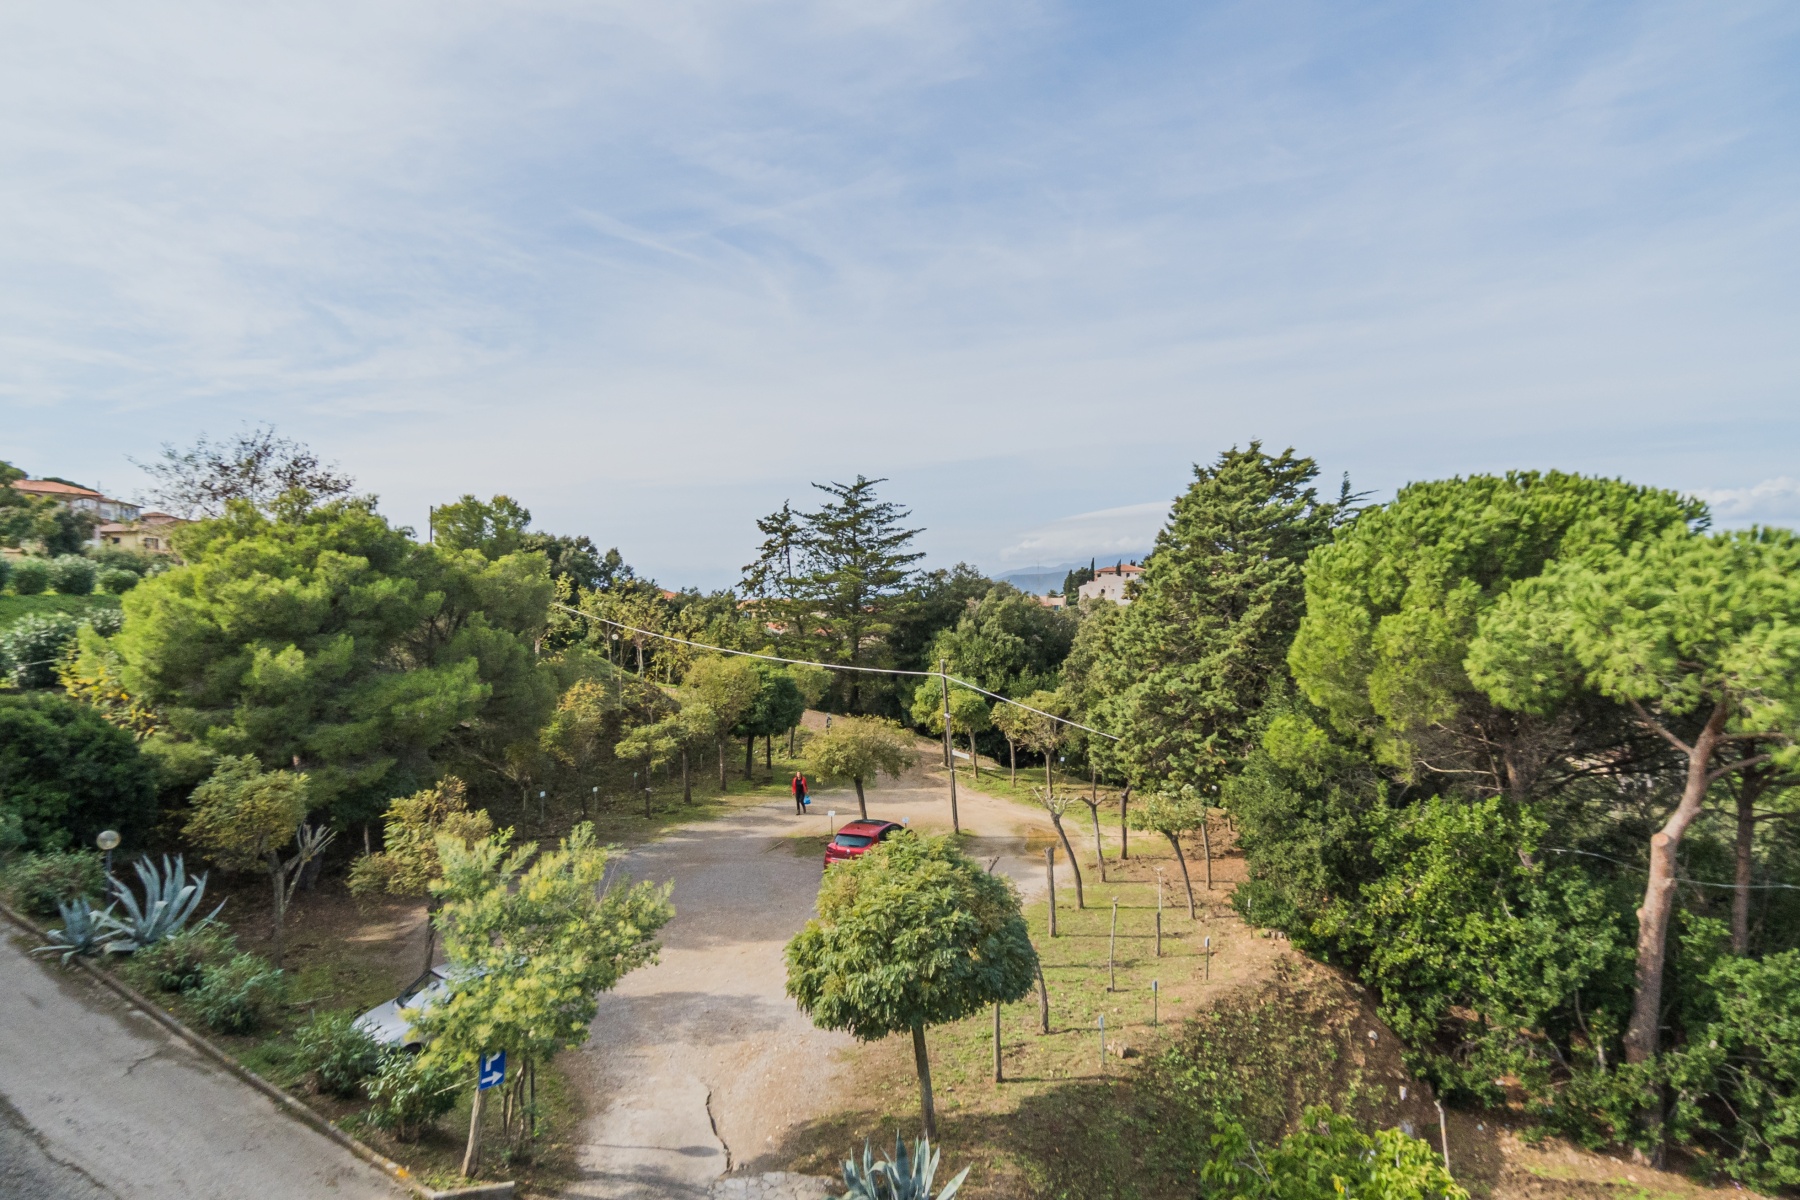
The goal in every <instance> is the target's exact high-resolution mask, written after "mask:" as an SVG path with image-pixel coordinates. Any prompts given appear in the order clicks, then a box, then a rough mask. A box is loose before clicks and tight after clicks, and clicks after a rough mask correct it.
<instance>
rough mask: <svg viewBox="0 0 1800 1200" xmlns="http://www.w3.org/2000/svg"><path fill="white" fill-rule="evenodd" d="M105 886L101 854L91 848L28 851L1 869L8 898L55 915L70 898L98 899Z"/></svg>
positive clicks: (40, 912) (20, 905)
mask: <svg viewBox="0 0 1800 1200" xmlns="http://www.w3.org/2000/svg"><path fill="white" fill-rule="evenodd" d="M105 886H106V875H105V873H104V872H103V871H102V870H101V868H100V856H99V855H98V854H95V853H94V852H92V851H90V850H68V851H51V852H49V853H47V854H25V855H21V856H20V858H19V859H18V861H16V862H14V863H12V864H11V865H9V866H8V867H7V868H6V870H5V871H4V872H0V887H4V889H5V891H6V895H7V898H8V900H10V901H11V903H12V904H13V905H14V906H16V907H18V908H21V909H24V910H25V911H26V912H28V913H32V914H35V915H37V916H41V917H53V916H55V915H56V910H57V906H58V905H60V904H63V903H65V902H67V901H70V900H75V899H77V898H80V897H83V896H85V897H87V898H88V899H90V900H92V899H95V898H96V897H98V896H99V895H100V892H101V889H102V888H104V887H105Z"/></svg>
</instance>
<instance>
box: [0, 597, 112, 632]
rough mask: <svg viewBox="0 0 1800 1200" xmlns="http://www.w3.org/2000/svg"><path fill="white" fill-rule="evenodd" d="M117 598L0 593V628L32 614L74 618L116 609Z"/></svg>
mask: <svg viewBox="0 0 1800 1200" xmlns="http://www.w3.org/2000/svg"><path fill="white" fill-rule="evenodd" d="M117 607H119V598H118V597H117V596H113V595H108V594H105V593H97V594H95V595H92V596H62V595H58V594H56V593H54V592H44V593H40V594H39V595H36V596H15V595H13V594H12V593H11V592H5V593H0V627H4V626H7V625H10V624H12V623H13V622H14V621H16V620H18V619H19V618H20V617H24V616H29V615H31V614H32V613H52V612H64V613H71V614H73V615H75V616H81V615H82V614H83V613H89V612H93V611H94V610H95V609H99V608H117Z"/></svg>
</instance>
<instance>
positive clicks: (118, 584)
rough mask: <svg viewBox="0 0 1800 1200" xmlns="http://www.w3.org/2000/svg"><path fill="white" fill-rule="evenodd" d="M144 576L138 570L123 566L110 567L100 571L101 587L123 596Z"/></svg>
mask: <svg viewBox="0 0 1800 1200" xmlns="http://www.w3.org/2000/svg"><path fill="white" fill-rule="evenodd" d="M142 578H143V576H141V575H139V574H138V573H137V572H136V571H127V570H125V569H123V568H121V567H108V568H107V569H106V570H104V571H102V572H100V579H99V583H100V587H101V589H102V590H104V591H108V592H111V593H112V594H113V595H115V596H123V595H124V594H125V593H126V592H129V591H130V590H131V589H132V588H134V587H136V586H137V585H138V582H139V581H140V580H141V579H142Z"/></svg>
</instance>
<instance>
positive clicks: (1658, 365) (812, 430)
mask: <svg viewBox="0 0 1800 1200" xmlns="http://www.w3.org/2000/svg"><path fill="white" fill-rule="evenodd" d="M1797 42H1800V10H1795V9H1794V8H1793V6H1791V5H1781V4H1778V3H1767V2H1763V0H1722V2H1721V3H1719V4H1716V5H1709V6H1705V7H1704V8H1696V7H1694V6H1691V5H1683V4H1678V3H1673V2H1668V3H1652V4H1649V5H1643V6H1634V7H1630V8H1616V7H1615V8H1609V7H1606V6H1600V7H1577V8H1570V7H1568V6H1563V5H1555V4H1551V3H1549V2H1548V0H1532V2H1528V3H1526V4H1524V5H1523V6H1518V5H1515V6H1510V7H1507V6H1502V7H1498V8H1496V7H1491V6H1490V7H1489V8H1485V9H1483V8H1479V7H1477V8H1467V7H1463V8H1455V7H1451V8H1446V7H1444V6H1437V5H1427V4H1408V3H1384V4H1377V5H1374V6H1353V7H1350V8H1345V7H1343V6H1334V5H1326V4H1322V3H1311V4H1306V3H1303V5H1302V9H1301V10H1300V11H1299V13H1295V12H1293V11H1288V12H1283V13H1278V12H1276V11H1274V10H1270V9H1268V8H1266V7H1265V6H1257V5H1252V4H1246V3H1235V2H1229V0H1228V2H1225V3H1218V4H1207V5H1200V6H1187V7H1185V8H1183V7H1181V6H1175V7H1173V8H1163V9H1158V10H1154V11H1151V10H1144V9H1141V8H1133V7H1132V6H1124V7H1121V6H1117V5H1105V4H1099V3H1077V2H1073V0H997V2H995V3H986V4H981V5H966V4H962V5H958V4H950V3H947V2H938V0H886V2H883V3H876V4H858V5H842V4H833V3H825V2H824V0H756V2H754V3H750V4H732V5H724V4H716V3H706V2H701V0H657V2H650V0H642V2H586V0H538V2H536V3H524V4H515V5H505V6H494V5H483V4H470V3H465V2H460V0H453V2H450V3H433V4H427V3H424V2H423V0H396V2H395V3H391V4H384V5H380V6H369V5H357V4H352V3H349V0H321V2H320V3H317V4H313V5H310V6H306V7H303V8H295V9H286V10H274V9H268V8H266V7H260V8H259V7H257V6H243V5H229V4H224V3H221V2H218V0H184V2H180V3H170V4H162V5H149V6H145V5H130V4H125V3H122V2H109V0H100V2H98V3H96V4H93V5H86V6H82V7H81V8H80V9H79V10H77V9H72V8H70V7H69V6H66V5H65V6H55V5H35V6H34V5H14V6H10V7H8V8H6V9H4V11H0V440H4V443H5V444H4V445H0V456H4V457H11V458H19V459H24V460H26V465H28V466H29V467H31V469H33V470H36V471H40V472H53V473H58V474H64V475H69V476H71V477H81V476H83V475H84V474H85V475H94V474H103V475H106V476H109V477H116V476H117V475H118V474H120V473H121V471H122V468H121V463H122V455H123V454H125V453H133V454H138V455H140V456H141V455H142V453H143V451H144V448H145V445H144V443H145V441H146V439H148V440H150V441H152V442H154V441H159V440H162V439H164V438H173V439H177V440H181V439H185V438H188V437H191V436H192V435H193V434H194V433H196V432H198V431H200V430H201V429H210V430H212V431H213V432H220V431H223V430H226V429H229V428H232V427H235V426H236V425H237V424H238V423H239V422H240V421H242V420H262V419H272V420H276V421H279V422H280V423H281V424H282V425H283V427H284V430H285V431H286V432H289V433H292V434H295V435H297V436H301V437H303V438H306V439H307V440H309V441H312V442H314V443H315V444H317V445H318V446H319V448H320V449H321V450H322V451H324V452H325V453H327V454H328V455H329V456H331V457H333V458H337V459H339V460H341V461H343V462H344V463H345V464H346V465H347V466H350V467H351V468H352V469H354V470H355V471H357V472H358V473H359V474H360V475H361V476H362V477H363V479H364V481H365V482H366V483H367V484H368V485H369V486H370V487H372V488H375V489H376V490H379V491H381V492H382V493H383V494H384V496H385V497H387V499H388V501H389V503H390V505H391V506H392V507H393V508H394V509H395V510H396V511H397V512H399V513H401V514H403V515H404V514H415V515H413V516H412V518H411V519H413V520H415V521H417V520H418V519H420V517H421V516H422V514H423V511H424V507H425V505H426V504H427V503H429V502H431V501H434V500H438V499H441V498H442V497H444V496H446V495H454V494H456V493H458V492H461V491H465V490H475V491H497V490H508V491H512V492H514V493H517V494H519V495H520V496H521V498H522V499H523V500H525V501H526V503H528V504H529V505H530V506H531V507H532V508H533V510H534V511H535V512H537V513H538V514H539V517H540V519H541V520H542V521H543V522H544V523H545V524H548V525H550V526H552V527H555V528H561V529H568V530H570V531H572V532H575V531H578V532H590V533H592V534H594V535H595V536H597V537H601V538H604V539H607V540H608V541H609V542H610V541H614V540H617V541H620V542H621V543H622V545H623V547H624V548H625V549H626V551H627V553H629V554H632V555H635V556H636V561H638V562H640V563H641V564H642V565H644V566H646V567H648V568H649V569H650V570H653V571H656V572H659V573H663V574H665V575H666V576H668V577H670V578H671V579H673V580H675V581H680V582H686V581H695V582H723V581H724V580H725V579H728V578H729V577H730V576H731V574H732V570H733V568H734V567H735V565H736V564H737V563H739V562H741V561H742V560H743V558H744V556H745V553H746V549H747V547H748V546H749V545H750V544H752V543H753V541H754V530H753V528H752V527H751V525H750V517H751V514H753V513H754V512H758V511H767V509H768V508H773V507H774V506H775V505H777V504H779V502H780V500H781V499H782V497H783V496H793V495H798V494H800V493H802V492H804V491H805V490H806V483H807V481H808V480H810V479H817V478H828V477H833V476H836V477H843V476H847V475H853V474H854V473H856V472H857V471H859V470H861V471H864V472H866V473H868V474H870V475H890V476H892V477H893V479H894V482H893V484H892V485H890V486H891V488H892V490H893V491H894V492H895V494H896V495H897V497H898V498H900V499H902V500H904V501H907V502H909V503H911V504H913V506H914V507H915V509H916V510H917V511H918V514H919V519H920V520H921V522H922V523H923V524H924V525H926V527H927V528H928V530H929V533H928V535H927V540H928V543H929V546H930V548H931V550H932V551H933V553H934V554H935V555H939V556H942V557H955V556H966V557H971V558H974V559H976V560H977V561H985V559H986V557H987V556H988V555H990V554H991V553H992V551H993V548H994V547H996V546H1004V547H1007V549H1006V551H1005V553H1006V555H1007V556H1008V562H1009V563H1018V562H1025V561H1029V560H1031V559H1034V558H1036V557H1039V556H1042V557H1045V558H1048V557H1051V556H1053V555H1055V556H1062V557H1068V556H1074V555H1080V556H1084V557H1085V556H1086V555H1088V554H1094V553H1104V552H1106V549H1107V547H1108V546H1111V547H1114V552H1115V553H1117V552H1126V553H1129V552H1132V551H1135V550H1141V549H1143V548H1144V546H1145V545H1147V541H1144V540H1141V541H1138V542H1137V543H1136V544H1132V545H1121V544H1119V541H1118V539H1124V538H1129V537H1130V536H1131V530H1132V528H1133V526H1132V525H1131V518H1130V517H1128V516H1127V517H1112V518H1106V520H1100V517H1101V515H1102V514H1105V513H1109V512H1117V513H1131V512H1133V511H1135V510H1137V509H1139V508H1140V507H1141V506H1135V505H1134V506H1127V508H1126V509H1116V507H1115V506H1116V505H1117V504H1118V501H1119V500H1120V499H1121V498H1125V497H1129V496H1134V495H1135V496H1142V495H1155V494H1158V493H1159V492H1164V491H1167V492H1169V493H1171V494H1172V493H1173V492H1174V491H1175V490H1177V489H1178V488H1179V487H1180V486H1181V485H1182V484H1183V483H1184V482H1185V476H1186V471H1187V468H1188V466H1189V464H1190V463H1191V462H1192V461H1194V460H1196V459H1204V458H1209V457H1211V455H1212V454H1213V453H1214V452H1215V451H1217V450H1218V449H1219V448H1221V447H1223V446H1225V445H1229V444H1231V443H1232V442H1234V441H1236V442H1239V443H1242V442H1243V441H1246V440H1248V439H1249V438H1252V437H1258V436H1260V437H1263V438H1264V439H1265V440H1267V441H1268V442H1270V443H1279V444H1288V443H1292V444H1295V445H1296V446H1298V447H1299V448H1300V449H1302V450H1303V451H1305V452H1308V453H1313V454H1317V455H1318V456H1320V457H1321V458H1322V459H1323V460H1324V461H1325V465H1326V467H1327V469H1328V471H1329V472H1331V473H1333V474H1335V472H1336V471H1337V470H1340V469H1349V470H1350V471H1351V472H1352V474H1353V476H1354V480H1355V482H1356V483H1357V484H1358V485H1359V486H1362V487H1374V488H1376V489H1377V490H1378V491H1382V490H1386V489H1390V488H1392V487H1393V486H1395V485H1397V484H1399V483H1401V482H1404V481H1405V480H1407V479H1415V478H1425V477H1432V476H1436V475H1443V474H1450V473H1453V472H1458V471H1469V470H1492V469H1504V468H1506V467H1509V466H1551V465H1554V466H1560V467H1564V468H1567V469H1579V470H1596V471H1605V472H1607V473H1621V474H1627V475H1632V476H1634V477H1637V478H1642V479H1644V480H1645V481H1646V482H1653V483H1667V482H1669V481H1670V480H1671V478H1694V477H1700V478H1712V479H1716V480H1734V479H1757V478H1762V477H1765V476H1775V475H1777V474H1779V473H1780V471H1782V470H1783V469H1786V468H1787V464H1789V463H1791V462H1792V461H1793V458H1794V452H1795V450H1796V449H1797V448H1800V418H1796V416H1795V414H1794V411H1793V407H1792V403H1791V383H1792V380H1793V379H1794V378H1795V377H1796V376H1797V375H1800V345H1797V344H1796V343H1795V340H1794V339H1793V338H1792V335H1791V331H1792V329H1793V328H1794V326H1795V324H1796V323H1797V321H1800V295H1797V294H1796V292H1795V290H1794V289H1793V287H1792V280H1793V278H1795V277H1796V275H1797V274H1800V147H1797V145H1796V139H1795V138H1794V136H1793V128H1794V127H1793V123H1792V120H1791V117H1792V112H1793V110H1794V105H1795V102H1796V100H1797V99H1800V84H1797V83H1796V80H1800V72H1795V71H1794V70H1793V69H1792V67H1793V64H1794V56H1795V51H1794V47H1795V45H1796V43H1797ZM1701 397H1703V398H1704V402H1705V404H1706V405H1707V408H1708V423H1709V427H1710V428H1712V429H1714V430H1717V431H1718V433H1717V435H1716V441H1715V442H1713V443H1711V444H1709V445H1705V446H1699V447H1697V446H1696V445H1695V443H1694V441H1693V440H1692V438H1691V437H1690V436H1689V431H1690V430H1691V428H1692V416H1693V410H1694V406H1695V405H1696V404H1697V403H1699V402H1700V400H1699V399H1698V398H1701ZM1746 430H1754V431H1755V436H1753V437H1747V436H1743V434H1744V432H1745V431H1746ZM1676 431H1679V433H1680V434H1681V437H1680V438H1679V439H1678V438H1676V437H1675V436H1674V433H1675V432H1676ZM1696 458H1699V459H1702V460H1703V461H1696ZM927 481H930V482H929V483H927ZM1157 507H1158V508H1159V519H1160V507H1161V506H1157ZM1070 510H1091V511H1089V512H1087V513H1086V514H1085V515H1084V517H1082V518H1069V519H1068V520H1069V521H1073V522H1075V524H1074V525H1072V526H1069V527H1068V528H1063V527H1064V524H1065V523H1064V522H1052V523H1050V524H1047V525H1046V524H1042V523H1041V522H1042V515H1043V514H1044V513H1047V512H1067V511H1070ZM1088 517H1092V518H1095V522H1094V523H1090V525H1088V526H1084V525H1082V524H1081V522H1082V521H1083V520H1086V519H1087V518H1088ZM1108 521H1112V522H1113V524H1112V525H1108V524H1107V522H1108ZM1154 524H1155V522H1151V523H1150V526H1149V530H1150V531H1151V532H1153V530H1154ZM1020 530H1026V531H1027V532H1026V533H1019V532H1018V531H1020ZM1059 531H1060V532H1059ZM1065 534H1066V535H1067V538H1069V539H1074V540H1065V541H1064V542H1062V543H1061V544H1062V545H1066V546H1068V547H1069V549H1067V550H1066V551H1059V550H1057V549H1055V548H1054V546H1055V545H1056V544H1057V543H1056V542H1055V539H1056V538H1058V537H1063V536H1064V535H1065ZM1090 536H1091V537H1095V538H1100V539H1102V541H1103V542H1104V543H1105V544H1103V545H1096V544H1094V543H1093V542H1090V541H1087V540H1084V539H1087V538H1089V537H1090ZM1109 538H1110V539H1113V540H1111V541H1106V539H1109ZM1034 539H1036V540H1034Z"/></svg>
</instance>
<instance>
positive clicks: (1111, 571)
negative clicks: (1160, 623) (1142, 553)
mask: <svg viewBox="0 0 1800 1200" xmlns="http://www.w3.org/2000/svg"><path fill="white" fill-rule="evenodd" d="M1143 573H1144V568H1142V567H1140V566H1138V565H1137V564H1136V563H1119V564H1117V565H1116V566H1111V567H1101V568H1100V569H1099V570H1097V571H1095V572H1094V577H1093V578H1092V579H1090V580H1088V581H1087V582H1086V583H1084V584H1082V585H1081V587H1080V588H1078V589H1076V590H1077V592H1078V593H1079V594H1080V596H1081V598H1082V599H1083V600H1089V599H1092V598H1093V597H1095V596H1104V597H1106V598H1107V599H1108V600H1111V601H1112V602H1113V603H1114V604H1130V603H1131V594H1130V593H1131V588H1130V586H1129V585H1130V584H1131V583H1132V582H1133V581H1134V580H1136V579H1137V577H1138V576H1139V575H1142V574H1143Z"/></svg>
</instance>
